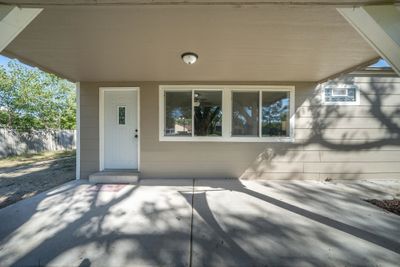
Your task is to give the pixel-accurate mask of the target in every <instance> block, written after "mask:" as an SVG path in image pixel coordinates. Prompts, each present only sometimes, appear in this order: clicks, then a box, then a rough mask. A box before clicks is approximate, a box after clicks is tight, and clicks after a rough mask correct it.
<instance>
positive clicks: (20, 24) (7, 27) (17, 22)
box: [0, 5, 42, 52]
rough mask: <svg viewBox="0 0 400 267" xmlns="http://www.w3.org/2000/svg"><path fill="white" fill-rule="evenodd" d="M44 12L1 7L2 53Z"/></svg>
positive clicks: (36, 9)
mask: <svg viewBox="0 0 400 267" xmlns="http://www.w3.org/2000/svg"><path fill="white" fill-rule="evenodd" d="M41 11H42V8H19V7H15V6H7V5H0V52H1V51H3V50H4V48H6V47H7V45H8V44H9V43H11V42H12V40H14V39H15V37H17V35H18V34H19V33H20V32H21V31H22V30H23V29H24V28H25V27H26V26H28V24H29V23H30V22H31V21H32V20H33V19H34V18H35V17H36V16H37V15H39V13H40V12H41Z"/></svg>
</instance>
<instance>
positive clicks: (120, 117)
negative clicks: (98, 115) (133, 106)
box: [118, 107, 125, 125]
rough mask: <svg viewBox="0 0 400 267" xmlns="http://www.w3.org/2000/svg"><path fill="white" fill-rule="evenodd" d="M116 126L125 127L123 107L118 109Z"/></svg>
mask: <svg viewBox="0 0 400 267" xmlns="http://www.w3.org/2000/svg"><path fill="white" fill-rule="evenodd" d="M118 124H119V125H125V107H118Z"/></svg>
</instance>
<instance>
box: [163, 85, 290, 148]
mask: <svg viewBox="0 0 400 267" xmlns="http://www.w3.org/2000/svg"><path fill="white" fill-rule="evenodd" d="M159 111H160V141H210V142H212V141H222V142H275V141H293V139H294V138H293V137H294V88H293V87H291V86H235V87H233V86H188V85H180V86H160V110H159Z"/></svg>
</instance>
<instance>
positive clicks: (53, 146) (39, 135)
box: [0, 128, 76, 158]
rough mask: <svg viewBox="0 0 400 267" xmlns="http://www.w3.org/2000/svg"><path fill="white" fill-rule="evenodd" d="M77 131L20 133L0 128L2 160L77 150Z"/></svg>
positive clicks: (0, 154)
mask: <svg viewBox="0 0 400 267" xmlns="http://www.w3.org/2000/svg"><path fill="white" fill-rule="evenodd" d="M75 142H76V130H35V131H31V132H23V133H20V132H18V131H16V130H13V129H7V128H0V158H3V157H7V156H12V155H20V154H24V153H36V152H42V151H57V150H71V149H75Z"/></svg>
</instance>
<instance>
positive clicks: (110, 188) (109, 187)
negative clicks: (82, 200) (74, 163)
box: [88, 184, 126, 192]
mask: <svg viewBox="0 0 400 267" xmlns="http://www.w3.org/2000/svg"><path fill="white" fill-rule="evenodd" d="M125 186H126V185H125V184H96V185H92V186H90V187H89V188H88V190H89V191H92V192H118V191H120V190H121V189H122V188H124V187H125Z"/></svg>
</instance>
